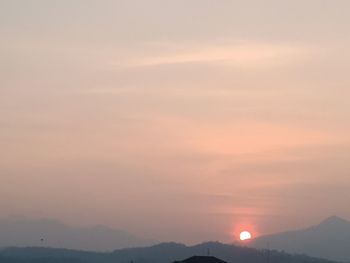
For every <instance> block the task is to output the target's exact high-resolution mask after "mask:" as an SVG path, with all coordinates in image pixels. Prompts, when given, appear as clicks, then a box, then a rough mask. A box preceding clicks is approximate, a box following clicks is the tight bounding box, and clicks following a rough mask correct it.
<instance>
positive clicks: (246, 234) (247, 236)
mask: <svg viewBox="0 0 350 263" xmlns="http://www.w3.org/2000/svg"><path fill="white" fill-rule="evenodd" d="M251 238H252V234H251V233H249V232H248V231H243V232H241V234H240V235H239V239H240V240H242V241H244V240H249V239H251Z"/></svg>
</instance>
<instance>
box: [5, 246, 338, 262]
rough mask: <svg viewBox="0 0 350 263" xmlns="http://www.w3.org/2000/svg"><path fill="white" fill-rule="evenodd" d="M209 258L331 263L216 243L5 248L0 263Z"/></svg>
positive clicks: (306, 257) (157, 260)
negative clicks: (111, 248) (112, 248)
mask: <svg viewBox="0 0 350 263" xmlns="http://www.w3.org/2000/svg"><path fill="white" fill-rule="evenodd" d="M208 252H209V253H210V255H212V256H215V257H218V258H220V259H222V260H225V261H227V262H230V263H236V262H237V263H334V261H329V260H324V259H318V258H314V257H309V256H306V255H291V254H287V253H284V252H278V251H267V250H257V249H253V248H247V247H240V246H235V245H226V244H221V243H217V242H210V243H203V244H200V245H196V246H190V247H188V246H185V245H182V244H176V243H163V244H159V245H156V246H152V247H146V248H130V249H121V250H116V251H114V252H111V253H95V252H86V251H77V250H68V249H52V248H8V249H3V250H1V251H0V262H1V263H34V262H35V263H73V262H74V263H75V262H76V263H112V262H113V263H130V262H133V263H171V262H173V261H176V260H183V259H186V258H188V257H191V256H193V255H198V256H201V255H207V253H208Z"/></svg>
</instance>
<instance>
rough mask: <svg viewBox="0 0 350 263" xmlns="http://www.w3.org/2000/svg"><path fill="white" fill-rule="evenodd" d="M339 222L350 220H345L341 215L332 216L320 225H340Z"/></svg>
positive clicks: (344, 222) (346, 222)
mask: <svg viewBox="0 0 350 263" xmlns="http://www.w3.org/2000/svg"><path fill="white" fill-rule="evenodd" d="M339 224H342V225H343V224H350V221H348V220H345V219H343V218H341V217H339V216H330V217H328V218H327V219H325V220H323V221H322V222H321V223H320V224H319V225H320V226H325V225H339Z"/></svg>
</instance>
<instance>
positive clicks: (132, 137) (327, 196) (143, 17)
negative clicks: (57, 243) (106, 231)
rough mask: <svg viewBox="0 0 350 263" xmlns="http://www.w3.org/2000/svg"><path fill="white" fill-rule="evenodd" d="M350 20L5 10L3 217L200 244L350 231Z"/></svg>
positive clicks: (315, 5)
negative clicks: (324, 225)
mask: <svg viewBox="0 0 350 263" xmlns="http://www.w3.org/2000/svg"><path fill="white" fill-rule="evenodd" d="M349 10H350V1H348V0H327V1H326V0H290V1H289V0H284V1H281V0H274V1H272V0H264V1H263V0H240V1H238V0H237V1H235V0H137V1H136V0H114V1H112V0H94V1H92V0H22V1H20V0H0V208H1V209H0V211H1V212H0V217H7V216H11V215H24V216H28V217H33V218H57V219H60V220H62V221H63V222H66V223H68V224H72V225H95V224H104V225H108V226H112V227H115V228H120V229H124V230H127V231H130V232H132V233H135V234H138V235H141V236H145V237H150V238H156V239H158V240H174V241H183V242H190V243H192V242H198V241H203V240H221V241H232V240H233V239H234V234H236V232H237V231H239V230H240V229H243V228H247V229H248V230H250V231H253V232H254V233H255V234H257V235H259V234H264V233H271V232H277V231H281V230H286V229H291V228H298V227H302V226H307V225H309V224H313V223H316V222H318V221H320V220H321V219H323V218H324V217H327V216H329V215H333V214H338V215H340V216H344V217H347V218H350V210H349V200H350V191H349V186H350V138H349V134H350V122H349V120H350V106H349V98H350V88H349V87H350V75H349V68H350V49H349V46H350V34H349V32H350V16H349Z"/></svg>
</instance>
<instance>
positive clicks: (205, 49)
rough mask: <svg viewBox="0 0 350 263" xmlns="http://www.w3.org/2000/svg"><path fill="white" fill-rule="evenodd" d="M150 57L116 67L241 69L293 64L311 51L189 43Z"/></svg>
mask: <svg viewBox="0 0 350 263" xmlns="http://www.w3.org/2000/svg"><path fill="white" fill-rule="evenodd" d="M155 47H157V49H155V50H151V52H149V53H151V54H150V55H141V56H140V55H138V56H133V55H130V56H129V57H128V58H127V59H125V60H121V61H119V62H113V63H112V64H113V65H114V66H116V67H128V68H130V67H131V68H132V67H155V66H162V65H178V64H205V65H223V66H233V67H241V68H256V67H270V66H273V65H289V64H290V63H293V62H297V61H299V60H300V59H304V58H305V57H307V56H308V55H309V54H310V53H311V48H308V47H306V46H303V45H292V44H289V43H282V44H281V43H254V42H238V43H226V44H222V43H220V44H211V45H208V44H205V45H201V44H189V45H187V46H186V45H179V46H178V47H177V48H176V47H174V46H168V45H163V46H161V45H159V44H157V45H155Z"/></svg>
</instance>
